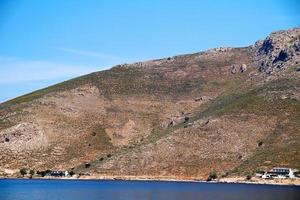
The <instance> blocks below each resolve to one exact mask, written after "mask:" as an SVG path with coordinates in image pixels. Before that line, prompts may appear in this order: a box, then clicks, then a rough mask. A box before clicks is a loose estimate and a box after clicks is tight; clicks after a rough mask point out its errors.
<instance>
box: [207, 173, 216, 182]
mask: <svg viewBox="0 0 300 200" xmlns="http://www.w3.org/2000/svg"><path fill="white" fill-rule="evenodd" d="M216 178H218V175H217V173H216V172H215V171H212V172H210V174H209V176H208V178H207V181H211V180H214V179H216Z"/></svg>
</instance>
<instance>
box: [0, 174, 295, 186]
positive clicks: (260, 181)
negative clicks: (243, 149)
mask: <svg viewBox="0 0 300 200" xmlns="http://www.w3.org/2000/svg"><path fill="white" fill-rule="evenodd" d="M1 179H2V180H5V179H11V180H70V181H72V180H78V181H85V180H86V181H149V182H150V181H153V182H155V181H158V182H185V183H211V184H218V183H223V184H249V185H274V186H276V185H279V186H300V178H296V179H271V180H264V179H257V178H253V180H245V179H244V178H243V179H242V178H241V177H233V178H221V179H216V180H213V181H205V180H196V179H174V178H149V177H116V176H103V177H96V176H82V177H32V178H30V177H0V180H1Z"/></svg>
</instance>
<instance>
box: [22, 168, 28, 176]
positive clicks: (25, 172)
mask: <svg viewBox="0 0 300 200" xmlns="http://www.w3.org/2000/svg"><path fill="white" fill-rule="evenodd" d="M20 174H21V175H22V176H25V175H26V174H27V170H26V169H25V168H22V169H20Z"/></svg>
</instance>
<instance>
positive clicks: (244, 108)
mask: <svg viewBox="0 0 300 200" xmlns="http://www.w3.org/2000/svg"><path fill="white" fill-rule="evenodd" d="M299 77H300V29H299V28H295V29H290V30H286V31H279V32H275V33H272V34H271V35H270V36H269V37H267V38H266V39H264V40H262V41H258V42H256V43H255V44H254V45H252V46H249V47H243V48H227V47H220V48H215V49H210V50H207V51H204V52H200V53H194V54H187V55H181V56H174V57H169V58H164V59H158V60H151V61H147V62H139V63H133V64H123V65H118V66H115V67H113V68H111V69H110V70H106V71H100V72H95V73H92V74H88V75H85V76H82V77H78V78H75V79H72V80H69V81H66V82H63V83H60V84H57V85H54V86H51V87H48V88H45V89H42V90H39V91H36V92H33V93H30V94H27V95H24V96H21V97H18V98H16V99H13V100H10V101H8V102H4V103H2V104H0V171H5V170H6V171H7V170H8V169H9V170H18V169H20V168H28V169H35V170H46V169H70V170H71V169H72V170H74V171H75V173H77V174H79V173H85V174H86V173H89V174H91V175H94V176H97V177H101V176H118V177H126V176H141V177H150V178H151V177H153V178H163V177H168V178H176V179H206V177H207V176H208V174H209V173H210V172H212V171H216V172H217V173H218V174H222V175H224V176H227V175H229V176H230V175H244V174H247V173H252V172H255V171H258V170H266V169H269V168H270V167H274V166H286V167H291V168H296V169H300V154H299V152H300V81H299V80H300V79H299ZM87 163H88V164H87Z"/></svg>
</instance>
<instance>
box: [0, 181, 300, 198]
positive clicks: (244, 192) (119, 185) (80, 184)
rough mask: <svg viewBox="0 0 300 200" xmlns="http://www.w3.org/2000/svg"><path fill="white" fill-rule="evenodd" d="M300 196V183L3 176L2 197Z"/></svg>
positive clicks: (0, 192) (0, 194)
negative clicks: (14, 177) (19, 177)
mask: <svg viewBox="0 0 300 200" xmlns="http://www.w3.org/2000/svg"><path fill="white" fill-rule="evenodd" d="M144 199H151V200H152V199H153V200H166V199H167V200H189V199H192V200H197V199H199V200H256V199H262V200H299V199H300V187H299V186H274V185H249V184H225V183H191V182H162V181H108V180H107V181H103V180H102V181H100V180H98V181H96V180H16V179H15V180H12V179H3V180H0V200H144Z"/></svg>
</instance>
